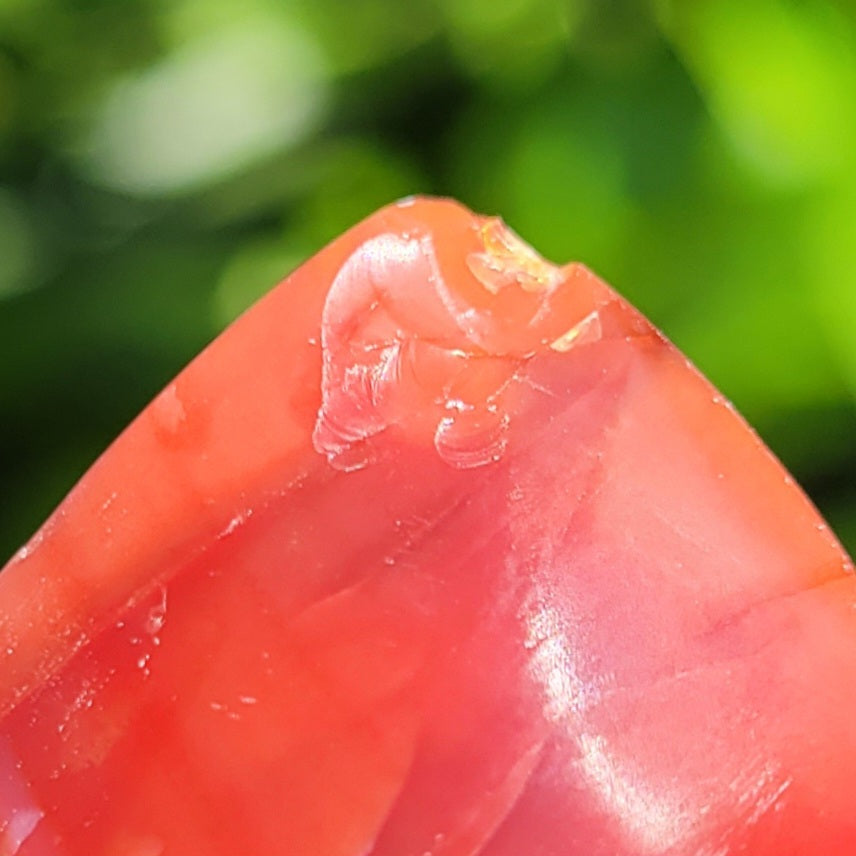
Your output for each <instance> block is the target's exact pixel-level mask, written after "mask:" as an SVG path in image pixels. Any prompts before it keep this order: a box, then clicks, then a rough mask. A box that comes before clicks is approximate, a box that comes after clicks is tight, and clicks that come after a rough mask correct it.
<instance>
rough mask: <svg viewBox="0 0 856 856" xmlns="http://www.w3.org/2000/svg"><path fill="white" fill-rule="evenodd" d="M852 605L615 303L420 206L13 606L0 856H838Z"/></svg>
mask: <svg viewBox="0 0 856 856" xmlns="http://www.w3.org/2000/svg"><path fill="white" fill-rule="evenodd" d="M854 710H856V578H854V576H853V573H852V567H851V565H850V563H849V560H848V559H847V557H846V556H845V555H844V554H843V552H842V550H841V548H840V547H839V545H838V544H837V542H836V541H835V539H834V537H833V536H832V535H831V534H830V533H829V531H828V529H827V528H826V526H825V525H824V524H823V522H822V521H821V520H820V518H819V517H818V516H817V513H816V512H815V510H814V509H813V508H812V507H811V505H810V504H809V502H808V501H807V500H806V498H805V497H804V496H803V494H802V493H801V492H800V491H799V489H798V488H797V487H796V486H795V485H794V484H793V482H792V481H791V480H790V479H789V477H788V476H787V474H786V473H785V472H784V471H783V470H782V468H781V466H780V465H779V464H778V463H777V462H776V461H775V460H774V458H773V457H772V456H771V455H770V453H769V452H768V451H767V450H766V449H765V447H764V446H763V445H762V444H761V443H760V441H759V440H758V438H757V437H756V436H755V435H754V434H753V433H752V432H751V431H750V429H749V428H748V427H747V426H746V425H745V424H744V423H743V422H742V421H741V419H740V418H739V417H738V416H737V415H736V414H735V413H734V411H733V410H732V409H731V408H730V406H729V405H728V403H727V402H726V401H724V400H723V399H722V397H721V396H719V395H718V394H717V392H716V391H715V390H714V389H713V388H712V387H711V386H710V385H709V384H708V383H707V382H706V381H705V380H704V379H703V378H702V377H701V376H700V375H699V374H698V373H697V372H696V371H695V369H693V367H692V366H691V365H689V364H688V363H687V361H686V360H685V359H684V358H683V357H682V356H681V355H680V353H678V352H677V351H676V350H675V348H674V347H673V346H671V345H670V344H669V343H668V342H667V341H665V340H664V339H663V338H662V336H660V334H659V333H658V332H657V331H656V330H654V329H653V328H652V327H651V326H650V325H649V324H648V322H646V321H645V320H644V319H643V318H641V317H640V316H639V315H638V313H636V311H635V310H633V309H632V308H631V307H629V306H628V305H627V304H626V303H625V302H624V301H623V300H622V299H621V298H620V297H618V296H617V295H616V294H615V293H614V292H613V291H612V290H611V289H609V288H608V287H607V286H606V285H605V284H604V283H602V282H601V281H600V280H598V279H597V278H596V277H595V276H594V275H593V274H591V273H590V272H589V271H587V270H586V269H585V268H583V267H581V266H579V265H569V266H566V267H555V266H553V265H551V264H549V263H547V262H545V261H544V260H543V259H540V257H538V256H537V255H536V254H535V253H534V251H532V250H531V249H530V248H529V247H527V246H526V245H525V244H523V243H522V242H521V241H520V240H519V239H518V238H517V237H516V236H514V235H513V233H511V232H510V231H509V230H508V229H507V228H506V227H505V226H504V225H503V224H502V223H501V222H500V221H498V220H496V219H494V218H487V219H486V218H480V217H476V216H475V215H473V214H471V213H470V212H469V211H467V210H466V209H464V208H462V207H461V206H459V205H457V204H456V203H454V202H450V201H442V200H427V199H417V200H406V201H403V202H401V203H398V204H397V205H394V206H390V207H388V208H385V209H383V210H381V211H380V212H378V213H377V214H375V215H373V216H372V217H370V218H369V219H368V220H366V221H364V222H363V223H362V224H360V225H359V226H357V227H355V228H354V229H353V230H351V231H349V232H347V233H346V234H345V235H343V236H342V237H341V238H340V239H338V240H337V241H335V242H334V243H333V244H331V245H330V246H329V247H327V248H326V249H325V250H323V251H322V252H321V253H320V254H319V255H317V256H316V257H315V258H313V259H312V260H310V261H309V262H307V263H306V264H305V265H304V266H303V267H302V268H300V269H299V270H298V271H297V272H295V273H294V274H293V275H292V276H291V277H289V278H288V279H287V280H286V281H285V282H283V283H282V284H281V285H280V286H279V287H277V288H276V289H274V291H272V292H271V293H270V295H268V296H267V297H266V298H265V299H264V300H263V301H261V302H260V303H259V304H257V305H256V306H255V307H254V308H253V309H252V310H250V311H249V312H248V313H247V314H246V315H245V316H243V317H242V318H241V319H239V321H238V322H236V323H235V324H234V325H233V326H232V327H231V328H229V330H227V331H226V332H225V333H224V334H223V335H222V336H221V337H220V338H219V339H218V340H217V341H216V342H215V343H214V344H213V345H212V346H211V347H209V348H208V349H207V350H206V351H205V352H204V353H203V354H202V355H201V356H200V357H199V358H198V359H197V360H196V361H194V362H193V363H192V364H191V365H190V366H189V367H188V368H187V369H186V370H185V371H184V372H183V373H182V374H181V375H179V377H178V378H177V379H176V380H175V381H174V382H173V383H172V384H170V385H169V386H168V387H167V389H166V390H164V391H163V392H162V393H161V394H160V396H158V398H157V399H155V401H154V402H152V404H151V405H150V406H149V407H148V408H147V409H146V410H145V411H144V412H143V413H142V414H141V415H140V417H139V418H138V419H137V420H136V421H135V422H134V423H133V424H132V425H131V426H130V427H129V428H128V429H127V431H126V432H125V433H124V434H123V435H122V436H121V437H120V438H119V439H118V440H117V441H116V442H115V444H114V445H113V446H112V447H111V448H110V449H109V450H108V451H107V452H106V453H105V454H104V456H103V457H102V458H101V459H100V460H99V461H98V462H97V463H96V464H95V466H94V467H93V468H92V469H91V470H90V471H89V473H87V475H86V476H85V477H84V478H83V479H82V481H81V482H80V484H79V485H78V486H77V487H76V488H75V490H74V491H73V492H72V493H71V494H70V495H69V497H68V498H67V499H66V500H65V502H64V503H63V504H62V505H61V506H60V508H59V509H58V510H57V512H56V513H55V514H54V515H53V517H52V518H51V519H50V520H49V521H48V522H47V523H46V524H45V526H44V527H43V529H42V530H41V531H40V532H39V533H37V535H36V536H35V537H34V538H33V540H32V541H31V542H30V543H29V544H28V545H27V546H26V547H24V548H23V549H22V550H21V551H20V552H19V553H18V555H17V556H16V557H14V558H13V559H12V561H11V562H10V563H9V565H8V566H7V567H6V569H5V570H4V571H3V573H2V574H0V714H2V717H0V856H13V854H21V856H100V854H104V856H197V854H198V856H203V854H204V856H220V854H222V855H223V856H226V854H228V856H235V854H241V856H243V854H247V856H475V854H479V856H577V855H578V854H579V856H631V854H632V856H654V854H658V856H660V855H661V854H662V856H665V854H669V856H729V854H737V853H740V854H749V856H852V854H853V853H854V852H856V812H854V811H853V808H852V807H853V788H854V785H856V719H854Z"/></svg>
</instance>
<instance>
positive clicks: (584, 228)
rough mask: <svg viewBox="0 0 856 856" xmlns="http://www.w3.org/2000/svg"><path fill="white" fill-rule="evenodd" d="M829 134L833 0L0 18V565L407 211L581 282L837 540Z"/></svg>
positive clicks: (853, 287) (275, 7) (855, 120)
mask: <svg viewBox="0 0 856 856" xmlns="http://www.w3.org/2000/svg"><path fill="white" fill-rule="evenodd" d="M855 142H856V12H854V10H853V8H852V7H851V6H850V4H849V3H846V2H844V0H840V2H837V3H836V2H820V0H801V2H796V1H795V0H674V2H654V0H651V2H645V0H635V2H634V0H612V2H610V0H507V2H504V1H503V0H407V2H401V3H396V2H393V0H347V2H345V0H280V2H277V0H0V487H2V490H0V503H2V505H0V554H3V555H9V554H11V552H12V551H13V550H14V549H15V548H16V547H17V546H18V545H19V544H20V543H21V542H22V541H23V540H25V539H26V537H28V536H29V534H30V533H31V532H32V530H33V529H34V528H35V527H36V526H37V525H38V524H39V523H40V522H41V520H42V519H43V518H44V516H45V515H46V514H47V513H48V512H49V511H50V510H51V508H52V507H53V506H54V505H55V504H56V503H57V502H58V501H59V500H60V498H61V497H62V496H63V495H64V493H65V492H66V491H67V490H68V489H69V487H70V486H71V485H72V484H73V483H74V481H75V480H76V479H77V478H78V477H79V476H80V475H81V474H82V473H83V472H84V470H85V469H86V468H87V467H88V465H89V464H90V463H91V462H92V461H93V459H94V458H95V457H96V456H97V455H98V453H99V452H100V451H101V450H103V448H104V447H105V446H106V445H107V444H108V442H109V441H110V440H111V439H112V438H113V436H114V435H115V434H116V433H117V432H118V431H119V430H120V429H121V428H122V427H123V426H124V425H125V424H126V423H127V422H128V421H129V420H130V419H131V418H132V417H133V416H134V415H135V413H136V412H137V411H138V410H139V409H140V408H141V407H142V406H143V405H144V404H145V403H146V402H147V401H148V400H149V399H150V398H151V397H152V395H154V393H155V392H156V391H157V390H158V389H159V388H160V387H161V386H163V385H164V384H165V383H166V382H167V381H168V379H169V378H170V377H171V376H172V375H173V374H175V372H176V371H177V370H178V369H179V368H180V367H181V366H182V365H183V364H184V363H185V362H186V361H187V360H189V359H190V358H191V357H192V356H193V355H194V354H195V353H196V352H197V351H198V350H199V349H200V348H201V347H202V346H203V345H204V344H205V343H206V342H208V341H209V340H210V339H212V338H213V337H214V336H215V335H216V334H217V333H218V332H219V331H220V330H221V329H222V328H223V327H224V326H225V325H226V324H227V323H228V322H229V321H230V320H231V319H232V318H234V317H235V316H236V315H237V314H238V313H239V312H240V311H242V310H243V309H244V308H245V307H246V306H247V305H249V304H250V303H251V302H252V301H253V300H254V299H255V298H256V297H257V296H259V295H260V294H262V293H263V292H264V291H265V290H266V289H268V288H269V287H270V286H271V285H272V284H273V283H274V282H276V281H277V280H278V279H280V278H281V277H282V276H283V275H284V274H286V273H287V272H288V271H289V270H290V269H291V268H293V267H294V266H295V265H297V264H298V263H299V262H300V261H301V260H303V259H304V258H306V257H307V256H308V255H309V254H311V253H312V252H314V251H315V250H317V249H318V248H320V247H321V246H322V245H323V244H324V243H326V242H327V241H328V240H329V239H330V238H332V237H333V236H335V235H336V234H337V233H338V232H340V231H341V230H342V229H344V228H345V227H347V226H349V225H350V224H352V223H353V222H354V221H356V220H357V219H359V218H361V217H363V216H364V215H366V214H368V213H370V212H371V211H372V210H373V209H375V208H376V207H378V206H380V205H381V204H383V203H385V202H388V201H391V200H393V199H395V198H397V197H400V196H403V195H406V194H410V193H435V194H444V195H452V196H456V197H458V198H460V199H461V200H463V201H464V202H466V203H467V204H469V205H470V206H472V207H474V208H476V209H479V210H483V211H486V212H489V213H501V214H502V215H503V216H504V217H505V219H506V220H507V221H508V222H509V223H510V224H511V225H512V226H513V227H514V228H515V229H516V231H518V232H519V233H520V234H521V235H522V236H523V237H524V238H526V239H527V240H529V241H530V242H531V243H533V244H534V245H535V246H536V247H537V248H538V249H540V250H541V251H542V252H543V253H545V254H546V255H548V256H549V257H552V258H553V259H556V260H559V261H562V260H568V259H572V258H574V259H580V260H583V261H585V262H586V263H587V264H589V265H590V266H591V267H593V268H594V269H595V270H597V271H598V272H599V273H601V274H602V275H603V276H605V277H606V278H607V279H608V280H610V281H611V282H612V283H613V284H614V285H615V286H616V287H617V288H618V289H619V290H620V291H622V292H623V293H624V294H625V295H626V296H627V297H629V298H630V299H631V300H632V301H633V302H635V303H636V304H637V305H638V306H639V307H640V308H641V309H642V310H643V311H645V312H646V313H647V314H648V315H649V316H650V317H651V318H652V319H653V320H654V322H655V323H656V324H657V325H658V326H660V327H661V328H662V329H663V330H664V331H665V332H666V333H667V335H669V336H670V337H671V338H672V339H673V340H674V341H675V342H676V343H677V344H678V345H679V346H680V347H681V348H682V349H684V350H685V351H686V352H687V353H688V354H689V355H690V356H691V357H692V359H693V360H694V361H695V362H696V363H697V364H698V365H699V366H700V367H701V368H702V369H703V370H704V371H705V372H706V373H707V374H708V375H709V376H710V377H711V378H712V379H713V381H714V382H715V383H716V384H717V385H718V386H719V387H720V388H721V389H722V390H723V392H724V393H725V394H726V395H727V396H728V397H730V398H731V399H732V400H733V401H734V403H735V404H736V405H737V407H738V408H739V409H740V410H741V411H742V412H743V413H744V414H745V415H746V417H747V418H748V419H749V420H750V422H752V424H753V425H754V426H755V427H756V428H757V429H758V431H759V432H760V433H761V435H762V436H763V437H764V439H765V440H766V441H767V442H768V443H769V445H770V446H771V447H772V448H773V449H774V450H775V451H776V453H777V454H778V455H779V456H780V457H781V458H782V459H783V460H784V462H785V463H786V464H787V465H788V466H789V467H790V468H791V469H792V470H793V472H794V474H795V475H796V477H797V478H798V479H799V480H800V481H801V482H802V484H803V485H804V486H805V487H806V489H807V490H808V491H809V493H810V494H811V496H812V497H813V499H814V500H815V502H816V503H817V504H818V505H819V506H820V508H821V510H822V511H823V512H824V513H825V514H826V515H827V517H828V518H829V519H830V522H831V523H832V525H833V527H834V528H835V529H836V531H837V532H838V533H839V535H840V536H841V538H842V539H843V540H844V541H845V543H846V544H847V545H848V546H849V548H850V549H851V550H853V549H854V548H856V404H854V401H856V398H854V396H856V336H854V333H853V331H854V328H856V145H854V143H855Z"/></svg>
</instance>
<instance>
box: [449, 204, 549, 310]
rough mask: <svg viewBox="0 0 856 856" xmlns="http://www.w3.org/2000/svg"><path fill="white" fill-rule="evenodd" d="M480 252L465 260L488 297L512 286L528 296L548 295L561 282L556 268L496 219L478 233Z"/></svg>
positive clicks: (492, 219)
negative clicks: (544, 293) (543, 293)
mask: <svg viewBox="0 0 856 856" xmlns="http://www.w3.org/2000/svg"><path fill="white" fill-rule="evenodd" d="M479 237H480V238H481V242H482V244H483V246H484V250H482V251H480V252H473V253H470V254H469V255H468V256H467V260H466V261H467V267H468V268H469V270H470V272H471V273H472V275H473V276H474V277H475V278H476V279H477V280H478V281H479V282H480V283H481V284H482V285H483V286H484V287H485V288H486V289H487V290H488V291H489V292H490V293H491V294H499V292H500V291H501V290H502V289H503V288H506V287H507V286H509V285H513V284H516V285H518V286H519V287H520V288H521V289H523V291H525V292H528V293H530V294H537V293H541V292H549V291H552V290H553V289H555V288H556V287H557V286H558V285H559V284H560V283H561V282H562V280H563V279H564V275H563V273H562V271H561V269H560V268H558V267H557V266H556V265H554V264H552V263H551V262H548V261H547V260H546V259H545V258H544V257H543V256H541V255H540V254H539V253H537V252H536V251H535V250H534V249H533V248H532V247H531V246H530V245H529V244H527V243H526V241H524V240H523V239H522V238H521V237H520V236H519V235H518V234H517V233H516V232H514V231H513V230H512V229H511V228H510V227H509V226H508V225H507V224H506V223H505V222H504V221H503V220H502V218H500V217H489V218H487V219H486V220H485V221H484V223H483V224H482V227H481V229H480V230H479Z"/></svg>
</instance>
